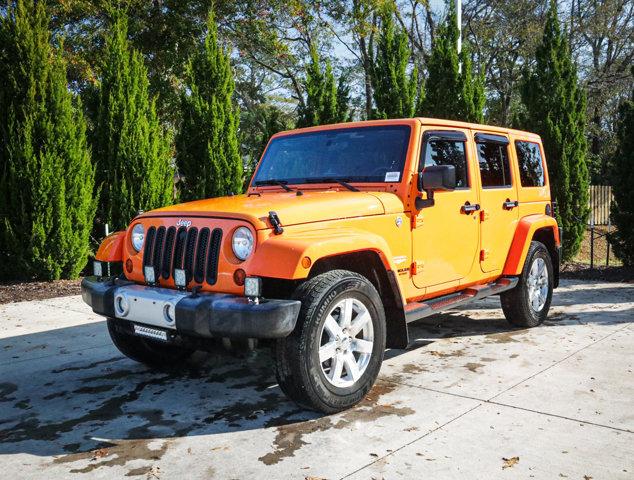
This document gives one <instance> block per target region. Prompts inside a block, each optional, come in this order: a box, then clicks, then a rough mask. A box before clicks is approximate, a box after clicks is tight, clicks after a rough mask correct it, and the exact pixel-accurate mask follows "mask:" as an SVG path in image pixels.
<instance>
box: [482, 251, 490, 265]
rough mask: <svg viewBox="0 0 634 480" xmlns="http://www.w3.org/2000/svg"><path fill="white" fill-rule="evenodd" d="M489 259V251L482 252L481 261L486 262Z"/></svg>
mask: <svg viewBox="0 0 634 480" xmlns="http://www.w3.org/2000/svg"><path fill="white" fill-rule="evenodd" d="M487 258H489V251H488V250H480V261H481V262H484V261H485V260H486V259H487Z"/></svg>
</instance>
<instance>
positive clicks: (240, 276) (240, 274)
mask: <svg viewBox="0 0 634 480" xmlns="http://www.w3.org/2000/svg"><path fill="white" fill-rule="evenodd" d="M245 278H247V273H246V272H245V271H244V270H242V269H241V268H238V269H237V270H236V271H235V272H233V281H234V282H235V284H236V285H238V286H239V287H241V286H242V285H244V279H245Z"/></svg>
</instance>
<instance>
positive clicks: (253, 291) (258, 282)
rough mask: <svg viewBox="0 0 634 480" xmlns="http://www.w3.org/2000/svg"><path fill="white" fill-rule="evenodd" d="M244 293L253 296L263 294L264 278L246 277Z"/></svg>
mask: <svg viewBox="0 0 634 480" xmlns="http://www.w3.org/2000/svg"><path fill="white" fill-rule="evenodd" d="M244 295H245V296H247V297H251V298H255V297H260V296H262V279H261V278H259V277H247V278H245V279H244Z"/></svg>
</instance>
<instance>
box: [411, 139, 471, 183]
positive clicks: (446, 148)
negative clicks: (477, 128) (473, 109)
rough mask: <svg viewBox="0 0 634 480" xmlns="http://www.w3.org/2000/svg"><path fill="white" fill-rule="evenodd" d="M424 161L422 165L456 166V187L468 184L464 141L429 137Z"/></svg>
mask: <svg viewBox="0 0 634 480" xmlns="http://www.w3.org/2000/svg"><path fill="white" fill-rule="evenodd" d="M424 155H425V161H424V162H421V164H422V167H423V168H424V167H429V166H432V165H453V166H454V167H455V168H456V187H457V188H467V187H468V186H469V174H468V171H467V155H466V153H465V142H464V141H460V140H445V139H430V140H428V141H427V144H426V145H425V149H424Z"/></svg>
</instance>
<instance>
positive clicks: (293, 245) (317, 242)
mask: <svg viewBox="0 0 634 480" xmlns="http://www.w3.org/2000/svg"><path fill="white" fill-rule="evenodd" d="M361 251H373V252H376V253H377V254H378V256H379V258H380V259H381V263H383V266H384V267H385V269H386V270H395V268H396V267H395V265H394V264H393V260H392V254H391V250H390V247H389V245H388V244H387V242H386V241H385V239H384V238H382V237H381V236H379V235H376V234H373V233H371V232H368V231H365V230H357V229H342V228H337V229H320V230H313V231H302V232H297V233H286V232H285V233H284V234H283V235H274V236H270V237H268V238H266V239H265V240H264V241H263V242H262V243H261V244H260V245H259V246H258V247H257V249H256V252H255V255H254V256H253V258H252V259H251V260H250V262H249V267H248V270H249V274H250V275H255V276H262V277H274V278H280V279H286V280H303V279H305V278H307V277H308V275H309V273H310V269H311V267H312V265H314V264H315V262H317V261H318V260H320V259H323V258H327V257H332V256H336V255H341V254H346V253H354V252H361ZM305 257H308V258H309V259H310V264H309V265H308V266H307V267H306V266H304V265H302V260H303V259H304V258H305ZM271 260H273V262H272V261H271Z"/></svg>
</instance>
